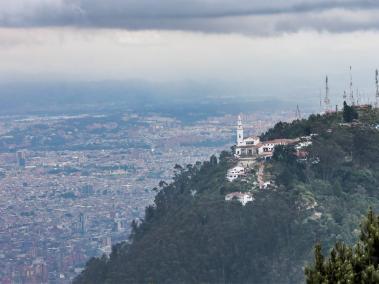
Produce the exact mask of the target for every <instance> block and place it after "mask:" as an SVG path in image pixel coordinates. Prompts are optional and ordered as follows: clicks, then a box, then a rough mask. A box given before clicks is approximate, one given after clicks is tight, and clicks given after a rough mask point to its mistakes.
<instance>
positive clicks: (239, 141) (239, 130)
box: [237, 115, 243, 146]
mask: <svg viewBox="0 0 379 284" xmlns="http://www.w3.org/2000/svg"><path fill="white" fill-rule="evenodd" d="M241 145H243V126H242V118H241V115H239V116H238V122H237V146H241Z"/></svg>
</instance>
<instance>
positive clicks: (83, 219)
mask: <svg viewBox="0 0 379 284" xmlns="http://www.w3.org/2000/svg"><path fill="white" fill-rule="evenodd" d="M86 231H87V216H86V215H85V214H84V213H82V212H81V213H80V215H79V232H80V233H81V234H84V233H85V232H86Z"/></svg>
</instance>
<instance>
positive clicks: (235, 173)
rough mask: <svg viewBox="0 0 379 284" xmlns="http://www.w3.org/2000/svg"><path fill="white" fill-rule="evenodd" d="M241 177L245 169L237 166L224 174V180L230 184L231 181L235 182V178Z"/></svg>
mask: <svg viewBox="0 0 379 284" xmlns="http://www.w3.org/2000/svg"><path fill="white" fill-rule="evenodd" d="M243 176H245V168H243V167H240V166H237V167H234V168H232V169H230V170H228V172H227V174H226V179H227V180H228V181H230V182H232V181H233V180H236V179H237V178H239V177H243Z"/></svg>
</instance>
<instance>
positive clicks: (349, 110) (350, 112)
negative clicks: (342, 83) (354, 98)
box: [342, 101, 358, 122]
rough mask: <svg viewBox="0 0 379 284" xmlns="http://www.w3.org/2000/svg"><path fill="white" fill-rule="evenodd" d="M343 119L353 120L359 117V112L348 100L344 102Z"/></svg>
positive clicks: (345, 120)
mask: <svg viewBox="0 0 379 284" xmlns="http://www.w3.org/2000/svg"><path fill="white" fill-rule="evenodd" d="M342 115H343V121H344V122H352V121H353V120H354V119H358V113H357V111H356V110H355V109H354V107H352V106H349V105H348V104H347V103H346V101H344V102H343V114H342Z"/></svg>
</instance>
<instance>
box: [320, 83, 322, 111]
mask: <svg viewBox="0 0 379 284" xmlns="http://www.w3.org/2000/svg"><path fill="white" fill-rule="evenodd" d="M321 112H322V95H321V89H320V113H321Z"/></svg>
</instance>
